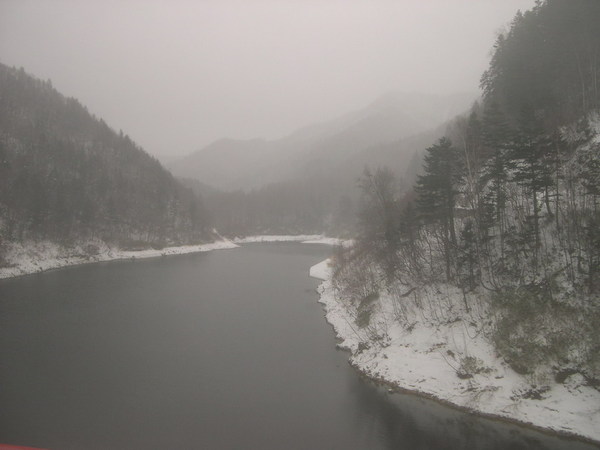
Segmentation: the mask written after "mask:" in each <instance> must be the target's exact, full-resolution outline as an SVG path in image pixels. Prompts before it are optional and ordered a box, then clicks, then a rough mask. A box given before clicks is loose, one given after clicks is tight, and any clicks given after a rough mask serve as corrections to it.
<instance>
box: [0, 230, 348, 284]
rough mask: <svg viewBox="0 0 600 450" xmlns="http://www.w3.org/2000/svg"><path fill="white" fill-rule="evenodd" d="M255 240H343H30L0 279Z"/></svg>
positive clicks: (266, 238)
mask: <svg viewBox="0 0 600 450" xmlns="http://www.w3.org/2000/svg"><path fill="white" fill-rule="evenodd" d="M254 242H304V243H308V244H311V243H314V244H329V245H336V244H338V243H340V242H341V241H340V240H339V239H336V238H328V237H325V236H324V235H313V234H310V235H306V234H304V235H259V236H247V237H242V238H235V239H231V240H230V239H226V238H222V239H221V240H217V241H215V242H209V243H203V244H195V245H181V246H177V247H165V248H162V249H146V250H123V249H119V248H116V247H111V246H108V245H107V244H105V243H104V242H100V241H94V242H85V243H81V244H78V245H76V246H74V247H73V248H69V249H66V248H64V247H61V246H59V245H56V244H54V243H51V242H35V243H34V242H29V243H22V244H13V245H12V247H11V248H10V249H9V252H8V257H7V259H8V263H9V266H7V267H1V268H0V279H6V278H14V277H20V276H24V275H31V274H34V273H40V272H45V271H48V270H54V269H60V268H63V267H71V266H77V265H82V264H91V263H98V262H107V261H118V260H126V259H146V258H157V257H161V256H171V255H184V254H188V253H199V252H209V251H212V250H227V249H233V248H237V247H239V246H240V245H241V244H247V243H254ZM89 244H92V245H95V246H96V247H97V248H98V252H97V253H95V254H86V252H85V251H84V250H83V249H84V248H85V247H86V246H87V245H89Z"/></svg>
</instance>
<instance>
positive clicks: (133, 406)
mask: <svg viewBox="0 0 600 450" xmlns="http://www.w3.org/2000/svg"><path fill="white" fill-rule="evenodd" d="M328 252H329V248H328V247H326V246H321V245H308V244H296V243H278V244H250V245H246V246H244V247H242V248H240V249H236V250H226V251H215V252H210V253H200V254H193V255H184V256H177V257H168V258H159V259H152V260H143V261H121V262H112V263H102V264H94V265H87V266H80V267H74V268H66V269H62V270H57V271H52V272H47V273H43V274H37V275H32V276H27V277H22V278H17V279H13V280H4V281H0V442H3V443H10V444H20V445H29V446H39V447H46V448H50V449H56V450H58V449H392V448H397V449H437V448H439V449H451V448H457V449H458V448H460V449H519V448H532V449H559V448H560V449H584V448H596V447H591V446H589V445H584V444H581V443H577V442H573V441H568V440H562V439H558V438H554V437H550V436H546V435H544V434H540V433H537V432H533V431H529V430H526V429H521V428H519V427H515V426H511V425H507V424H502V423H495V422H493V421H490V420H485V419H480V418H477V417H474V416H472V415H468V414H463V413H461V412H458V411H455V410H453V409H450V408H447V407H444V406H440V405H438V404H436V403H434V402H431V401H428V400H424V399H421V398H418V397H415V396H412V395H400V394H393V395H391V394H388V393H387V392H386V391H385V389H382V388H377V387H376V386H374V385H373V384H372V383H371V382H368V381H364V380H362V379H361V378H360V377H359V376H358V375H357V373H356V372H355V371H354V370H353V369H352V368H351V367H349V366H348V364H347V362H346V361H347V358H348V355H347V354H346V353H345V352H342V351H336V350H335V340H334V335H333V332H332V330H331V328H330V327H329V326H328V325H327V324H326V323H325V321H324V319H323V311H322V309H321V306H320V305H318V304H317V303H316V301H317V294H316V292H315V288H316V286H317V284H318V282H317V281H316V280H313V279H311V278H309V277H308V269H309V267H310V266H311V265H313V264H315V263H317V262H319V261H320V260H322V259H324V258H325V257H326V256H327V254H328Z"/></svg>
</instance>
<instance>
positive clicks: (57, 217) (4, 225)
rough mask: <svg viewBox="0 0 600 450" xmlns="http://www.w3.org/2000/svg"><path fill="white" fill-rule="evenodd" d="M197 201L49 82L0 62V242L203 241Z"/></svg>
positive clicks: (202, 213) (203, 215)
mask: <svg viewBox="0 0 600 450" xmlns="http://www.w3.org/2000/svg"><path fill="white" fill-rule="evenodd" d="M208 227H209V220H208V215H207V212H206V210H205V207H204V205H203V202H202V200H201V198H200V197H198V196H197V195H195V194H194V193H193V192H192V190H191V189H189V188H185V187H183V186H182V185H181V184H180V183H179V182H178V181H177V180H176V179H175V178H174V177H173V176H172V175H171V174H170V173H169V172H167V171H166V170H165V169H164V168H163V167H162V166H161V165H160V163H159V162H158V161H157V160H155V159H154V158H152V157H151V156H149V155H148V154H147V153H145V152H144V151H143V150H142V149H141V148H140V147H139V146H137V145H136V144H135V143H134V142H133V141H132V140H131V139H130V138H129V137H128V136H126V135H124V134H123V133H122V132H121V133H116V132H114V131H113V130H112V129H111V128H109V127H108V126H107V125H106V123H104V121H102V120H98V119H96V118H95V117H93V116H92V115H91V114H90V113H88V111H87V110H86V109H85V107H83V106H82V105H81V104H80V103H79V102H78V101H77V100H75V99H72V98H66V97H64V96H63V95H61V94H59V93H58V92H57V91H56V90H55V89H54V88H53V87H52V85H51V83H50V82H49V81H41V80H38V79H36V78H33V77H31V76H30V75H28V74H27V73H25V71H24V70H23V69H20V70H18V69H14V68H9V67H6V66H4V65H0V246H1V245H2V244H4V245H6V244H7V243H10V242H15V241H17V242H25V241H28V240H29V241H31V240H33V241H35V240H48V241H52V242H57V243H61V244H65V245H70V244H72V243H74V242H75V241H78V240H79V241H81V240H91V239H101V240H103V241H105V242H108V243H113V244H116V245H119V246H121V247H123V248H130V247H139V246H147V245H154V246H161V245H165V244H168V243H187V242H198V241H201V240H203V239H207V238H209V237H210V232H209V231H208V230H209V228H208Z"/></svg>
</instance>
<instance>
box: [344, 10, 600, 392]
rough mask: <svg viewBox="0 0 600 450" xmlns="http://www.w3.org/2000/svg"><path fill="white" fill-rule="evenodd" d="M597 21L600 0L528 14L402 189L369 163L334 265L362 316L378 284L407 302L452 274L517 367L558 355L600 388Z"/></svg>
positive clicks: (555, 361)
mask: <svg viewBox="0 0 600 450" xmlns="http://www.w3.org/2000/svg"><path fill="white" fill-rule="evenodd" d="M598 23H600V2H598V1H596V0H547V1H540V2H538V3H537V4H536V6H535V7H534V8H533V9H532V10H531V11H527V12H525V13H520V12H519V13H518V14H517V15H516V16H515V18H514V20H513V22H512V24H511V26H510V29H509V30H508V31H507V32H505V33H502V34H501V35H499V36H498V39H497V41H496V44H495V47H494V50H493V54H492V59H491V63H490V66H489V69H488V70H487V71H486V72H485V73H484V74H483V76H482V78H481V88H482V90H483V99H482V101H481V102H480V103H477V104H475V105H474V106H473V108H472V111H471V112H470V114H468V115H466V116H465V117H460V118H458V119H456V120H455V121H454V122H453V124H452V125H451V126H450V127H449V128H448V131H447V136H446V137H444V138H442V139H440V140H439V141H438V142H437V143H435V144H434V145H432V146H430V147H429V148H427V150H426V154H425V158H424V165H423V173H422V175H420V176H419V178H418V180H417V182H416V183H415V185H414V189H413V190H412V191H411V192H409V193H407V194H404V195H399V193H398V190H397V187H396V183H397V182H396V178H395V176H394V174H393V173H392V172H391V171H390V170H388V169H385V168H383V169H378V170H375V171H365V173H364V175H363V178H362V189H363V193H364V202H363V206H362V209H361V213H360V214H361V222H360V223H361V226H360V236H359V238H358V239H357V243H356V245H355V246H354V247H352V248H351V249H349V250H346V251H340V252H339V254H338V257H337V265H336V277H337V280H336V282H337V284H338V286H339V288H340V289H341V290H342V292H343V293H344V294H345V295H346V296H348V297H350V298H351V299H352V298H353V299H354V301H355V305H356V308H357V310H358V312H359V313H360V311H361V308H362V309H366V308H367V306H368V305H370V304H372V302H373V299H374V298H377V296H378V293H379V292H381V291H382V290H386V289H387V290H388V291H390V292H392V291H393V292H400V293H404V294H401V295H400V294H399V295H397V300H398V301H399V304H400V305H401V303H402V302H404V303H406V302H409V301H410V298H409V294H410V293H411V292H412V291H414V290H418V289H420V287H422V286H440V285H446V286H447V285H450V286H452V287H454V288H457V289H459V290H460V291H461V292H462V298H463V300H464V303H465V304H464V308H463V313H464V315H465V317H463V318H464V319H465V320H469V321H473V320H476V321H477V322H478V323H479V325H480V327H481V330H482V332H485V333H487V334H488V336H489V338H490V339H491V340H492V341H493V342H494V343H495V345H496V348H497V351H498V352H499V353H500V354H501V355H502V356H503V357H504V358H505V359H506V361H508V362H509V363H510V364H511V366H512V367H513V368H514V369H515V370H516V371H517V372H519V373H533V372H535V370H536V368H537V367H539V366H541V365H546V366H547V365H553V367H554V371H555V373H556V374H557V377H558V378H559V377H560V373H565V372H564V371H580V372H581V373H583V374H584V376H585V377H586V379H587V380H588V381H589V382H590V383H592V384H595V385H596V386H598V385H599V379H600V333H599V332H598V329H597V325H598V323H600V322H599V321H600V273H599V271H600V209H599V201H600V136H599V134H598V133H599V131H600V130H599V127H600V116H599V109H598V108H599V107H600V90H599V88H600V85H599V76H600V27H598ZM472 299H477V301H480V300H481V299H486V302H487V303H486V305H487V307H486V308H485V309H484V310H485V315H483V316H481V317H479V318H477V317H474V316H473V315H472V314H469V312H472V307H473V306H474V304H472V303H470V302H471V301H472ZM480 311H481V310H480ZM358 316H360V314H358ZM453 320H454V319H453ZM367 324H368V320H367V321H366V322H365V321H364V320H363V323H362V324H361V325H362V326H366V325H367ZM561 371H562V372H561ZM558 378H557V379H558Z"/></svg>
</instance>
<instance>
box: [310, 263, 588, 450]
mask: <svg viewBox="0 0 600 450" xmlns="http://www.w3.org/2000/svg"><path fill="white" fill-rule="evenodd" d="M328 263H329V260H325V261H322V262H320V263H318V264H316V265H314V266H313V267H311V268H310V272H309V273H310V276H311V277H313V278H317V279H320V280H322V281H323V283H321V285H320V286H319V288H318V292H319V294H320V300H319V302H320V303H322V304H323V306H324V309H325V317H326V320H327V322H328V323H330V324H331V325H332V327H333V328H334V331H335V333H336V335H337V337H338V339H339V340H340V344H338V345H339V347H340V348H344V349H346V350H349V351H350V352H351V357H350V364H351V365H352V366H353V367H355V368H356V369H358V370H359V371H360V372H361V373H363V374H364V375H366V376H367V377H369V378H371V379H373V380H375V381H377V382H381V383H385V384H386V385H388V386H390V387H391V388H392V389H395V390H400V391H405V392H411V393H415V394H419V395H423V396H426V397H428V398H432V399H435V400H437V401H440V402H441V403H444V404H447V405H450V406H452V407H456V408H459V409H462V410H465V411H468V412H472V413H476V414H479V415H482V416H486V417H491V418H494V419H500V420H505V421H510V422H514V423H516V424H519V425H524V426H529V427H532V428H535V429H538V430H540V431H544V432H548V433H553V434H557V435H560V436H564V437H572V438H576V439H578V440H583V441H586V442H589V443H592V444H594V445H598V444H600V427H598V424H600V393H599V392H598V391H596V390H595V389H593V388H591V387H589V386H584V385H583V384H582V383H581V380H578V379H577V378H576V377H573V379H571V380H569V379H568V380H567V382H566V383H565V384H558V383H553V384H552V385H551V390H550V391H549V392H548V393H546V396H545V397H544V398H543V399H542V400H533V399H525V398H518V399H515V397H514V394H515V392H518V391H519V390H522V389H525V388H526V387H527V386H530V383H528V380H527V379H526V377H525V376H522V375H519V374H517V373H515V372H514V371H513V370H511V369H510V368H509V367H508V366H507V365H506V364H505V363H504V362H503V361H502V360H501V359H499V358H497V357H496V356H495V354H494V353H495V352H494V350H493V347H492V345H491V344H490V343H488V342H487V341H486V340H485V338H484V337H483V336H477V335H476V336H474V337H472V338H471V337H470V338H469V339H470V341H469V342H468V344H467V343H465V344H464V345H465V346H467V345H468V347H469V353H470V354H472V355H473V356H477V357H478V358H481V359H482V360H483V361H484V362H485V364H486V366H488V367H491V368H492V371H491V372H490V373H481V374H476V375H474V377H473V378H472V379H467V380H465V379H460V378H458V377H457V375H456V373H455V370H454V369H453V368H452V366H451V362H452V360H450V362H449V361H448V359H450V356H447V350H450V347H452V343H454V345H456V340H457V339H456V336H458V335H460V336H461V339H462V338H463V337H462V336H464V333H462V331H463V330H462V329H461V330H458V329H457V328H462V327H464V325H463V324H460V323H458V324H449V325H448V326H444V327H437V328H432V327H428V326H426V325H424V324H421V323H419V324H416V325H415V327H414V329H413V330H412V331H410V332H409V331H406V330H405V329H403V328H402V327H401V326H400V325H398V326H394V325H393V324H392V325H391V326H390V327H389V329H388V334H389V336H390V340H389V345H385V346H384V345H371V346H370V348H366V349H361V350H360V351H359V348H358V344H359V342H361V338H360V336H359V332H360V330H357V327H356V326H355V325H353V323H354V318H353V317H352V316H351V315H350V314H349V312H348V310H347V309H346V308H345V307H344V306H343V304H342V303H341V302H340V301H339V300H338V299H337V298H336V295H335V292H334V289H333V287H332V285H331V270H330V267H329V265H328ZM382 300H383V301H385V297H384V296H383V295H382ZM459 345H463V343H462V342H461V343H460V344H459ZM444 353H446V355H445V354H444Z"/></svg>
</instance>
